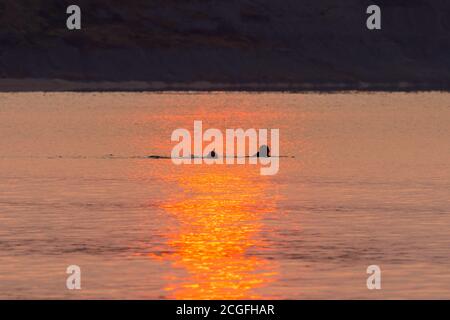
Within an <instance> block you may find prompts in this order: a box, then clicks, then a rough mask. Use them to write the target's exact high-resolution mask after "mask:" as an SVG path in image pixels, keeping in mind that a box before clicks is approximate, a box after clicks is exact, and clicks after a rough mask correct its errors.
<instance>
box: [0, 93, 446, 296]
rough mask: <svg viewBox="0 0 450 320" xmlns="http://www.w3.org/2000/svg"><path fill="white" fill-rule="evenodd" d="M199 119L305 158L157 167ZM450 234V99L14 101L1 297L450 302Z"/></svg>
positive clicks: (9, 114) (2, 214)
mask: <svg viewBox="0 0 450 320" xmlns="http://www.w3.org/2000/svg"><path fill="white" fill-rule="evenodd" d="M194 120H202V121H203V127H204V128H205V129H206V128H218V129H221V130H225V129H227V128H243V129H248V128H256V129H259V128H267V129H280V153H281V154H282V155H286V156H289V157H286V158H281V159H280V170H279V172H278V174H277V175H274V176H261V175H260V166H259V165H248V164H246V165H181V166H176V165H174V164H173V163H172V162H171V160H170V159H146V158H145V157H146V156H148V155H162V156H170V152H171V149H172V147H173V146H174V143H172V142H171V140H170V138H171V133H172V131H173V130H175V129H177V128H186V129H188V130H191V131H192V130H193V122H194ZM449 231H450V94H444V93H408V94H406V93H396V94H388V93H371V94H366V93H349V94H324V95H321V94H287V93H261V94H250V93H205V94H197V93H48V94H45V93H3V94H0V298H6V299H15V298H27V299H36V298H45V299H47V298H64V299H80V298H99V299H103V298H113V299H119V298H120V299H257V298H261V299H278V298H282V299H311V298H324V299H344V298H355V299H366V298H375V299H378V298H387V299H396V298H425V299H428V298H447V299H449V298H450V232H449ZM69 265H78V266H80V268H81V279H82V280H81V286H82V289H81V290H79V291H76V290H75V291H71V290H68V289H67V288H66V279H67V277H68V275H67V274H66V268H67V267H68V266H69ZM370 265H378V266H379V267H380V269H381V286H382V288H381V290H368V289H367V286H366V280H367V277H368V276H369V275H368V274H367V273H366V270H367V267H368V266H370Z"/></svg>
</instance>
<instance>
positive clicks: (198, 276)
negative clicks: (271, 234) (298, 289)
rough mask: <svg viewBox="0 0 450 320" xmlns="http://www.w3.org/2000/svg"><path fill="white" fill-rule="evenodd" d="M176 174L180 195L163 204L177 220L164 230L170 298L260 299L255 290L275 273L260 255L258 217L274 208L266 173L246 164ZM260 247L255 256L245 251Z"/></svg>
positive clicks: (187, 169) (260, 225)
mask: <svg viewBox="0 0 450 320" xmlns="http://www.w3.org/2000/svg"><path fill="white" fill-rule="evenodd" d="M185 169H186V170H183V174H182V175H180V176H179V177H178V178H177V181H178V184H179V186H180V187H181V188H182V190H183V194H182V197H181V199H180V198H178V199H177V200H173V201H171V202H167V203H164V204H163V205H161V207H162V208H163V209H164V210H165V211H166V212H168V213H170V214H171V215H172V216H173V217H174V218H175V219H176V221H177V222H178V223H179V228H178V229H177V230H176V231H175V232H173V234H170V235H168V239H169V240H168V243H167V245H168V246H169V247H170V249H171V250H170V251H171V252H172V253H171V254H168V255H165V256H163V257H162V259H164V260H170V261H171V263H172V266H173V268H174V270H182V271H184V272H183V273H184V274H183V275H181V274H180V272H174V275H172V276H170V277H169V278H168V282H169V283H168V285H167V286H166V287H165V291H166V292H167V297H168V298H171V299H264V298H269V296H268V295H266V294H265V295H264V296H261V295H260V294H258V293H257V292H256V291H255V289H257V288H261V287H264V286H265V285H266V284H267V283H269V282H270V281H272V280H273V279H274V277H276V275H277V272H276V268H275V266H274V262H273V261H272V260H267V259H264V258H261V257H260V253H262V252H263V251H264V243H263V240H262V239H261V231H262V221H261V219H262V217H263V216H264V215H266V214H269V213H273V212H274V211H275V202H276V196H274V194H273V193H272V192H271V191H272V190H271V182H270V178H268V177H263V176H260V175H259V170H258V169H257V168H253V169H249V167H248V166H190V167H189V168H188V167H186V168H185ZM250 250H252V251H253V252H258V256H255V255H251V254H250V253H249V251H250Z"/></svg>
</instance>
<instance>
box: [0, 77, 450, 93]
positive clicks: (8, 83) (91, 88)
mask: <svg viewBox="0 0 450 320" xmlns="http://www.w3.org/2000/svg"><path fill="white" fill-rule="evenodd" d="M118 91H122V92H176V91H178V92H180V91H194V92H212V91H225V92H226V91H230V92H231V91H235V92H239V91H242V92H323V93H332V92H347V91H362V92H376V91H381V92H420V91H443V92H449V91H450V84H429V83H422V84H416V83H406V82H401V83H377V84H369V83H242V84H235V83H212V82H208V81H197V82H190V83H182V82H180V83H168V82H162V81H149V82H145V81H117V82H115V81H88V82H81V81H69V80H61V79H0V92H118Z"/></svg>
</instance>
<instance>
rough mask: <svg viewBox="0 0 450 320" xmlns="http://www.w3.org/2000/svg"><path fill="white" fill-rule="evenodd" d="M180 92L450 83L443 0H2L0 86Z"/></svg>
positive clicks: (448, 16) (447, 12) (449, 34)
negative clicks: (78, 22) (70, 18)
mask: <svg viewBox="0 0 450 320" xmlns="http://www.w3.org/2000/svg"><path fill="white" fill-rule="evenodd" d="M74 3H76V4H78V5H79V6H80V7H81V9H82V30H81V31H69V30H67V29H66V18H67V15H66V13H65V11H66V7H67V6H68V5H69V4H74ZM370 4H378V5H379V6H380V7H381V8H382V30H378V31H369V30H367V29H366V18H367V15H366V8H367V6H368V5H370ZM106 82H107V83H106ZM101 83H103V84H101ZM180 88H181V89H183V88H191V89H250V90H263V89H274V90H284V89H292V90H304V89H307V90H308V89H317V90H329V89H345V88H347V89H388V90H397V89H411V90H413V89H446V90H448V89H449V88H450V1H448V0H397V1H395V0H377V1H364V0H346V1H338V0H323V1H320V0H283V1H275V0H241V1H237V0H226V1H225V0H191V1H182V0H164V1H151V0H136V1H133V0H130V1H123V0H121V1H119V0H98V1H65V0H33V1H25V0H1V1H0V90H39V89H42V90H47V89H48V90H59V89H61V90H63V89H122V90H123V89H125V90H128V89H149V90H151V89H180Z"/></svg>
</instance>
